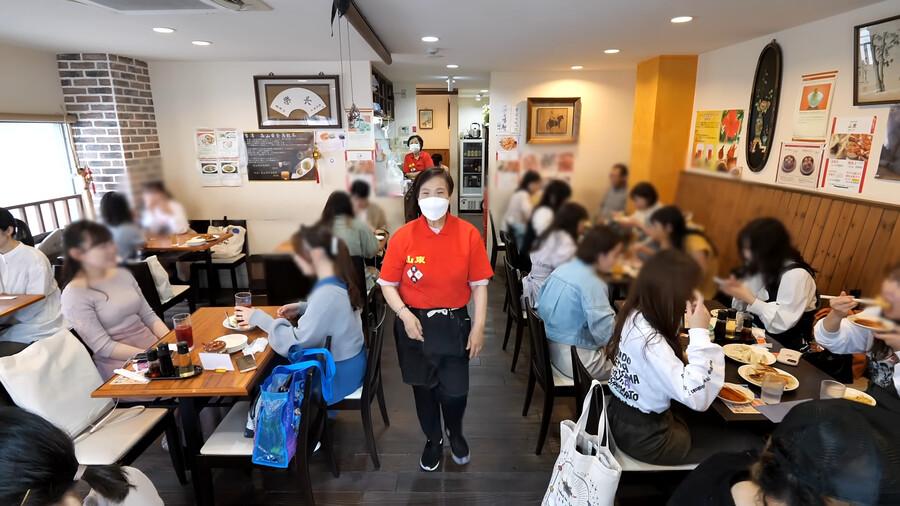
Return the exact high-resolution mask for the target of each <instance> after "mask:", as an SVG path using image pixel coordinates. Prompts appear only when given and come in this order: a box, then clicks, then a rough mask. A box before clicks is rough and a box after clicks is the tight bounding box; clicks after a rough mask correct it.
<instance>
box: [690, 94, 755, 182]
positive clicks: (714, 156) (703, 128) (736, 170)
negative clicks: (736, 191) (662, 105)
mask: <svg viewBox="0 0 900 506" xmlns="http://www.w3.org/2000/svg"><path fill="white" fill-rule="evenodd" d="M743 123H744V111H743V110H741V109H725V110H714V111H697V118H696V121H695V122H694V141H693V143H692V146H693V149H692V150H691V167H692V168H696V169H705V170H711V171H715V172H721V173H730V174H732V175H734V176H739V175H740V174H741V168H740V167H739V166H738V164H737V146H738V142H739V141H740V136H741V127H742V126H743Z"/></svg>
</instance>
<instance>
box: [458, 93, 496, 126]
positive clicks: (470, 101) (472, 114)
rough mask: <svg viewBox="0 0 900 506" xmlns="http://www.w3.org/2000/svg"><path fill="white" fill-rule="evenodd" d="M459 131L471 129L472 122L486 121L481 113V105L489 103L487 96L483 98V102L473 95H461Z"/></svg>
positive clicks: (459, 102) (481, 122)
mask: <svg viewBox="0 0 900 506" xmlns="http://www.w3.org/2000/svg"><path fill="white" fill-rule="evenodd" d="M457 103H458V104H459V130H460V131H459V133H465V132H468V131H469V127H470V126H472V123H478V124H479V125H481V124H483V123H484V116H483V115H482V114H481V107H482V106H483V105H484V104H487V103H488V99H487V98H483V99H482V100H481V102H478V101H476V100H475V99H474V98H472V97H459V100H458V102H457Z"/></svg>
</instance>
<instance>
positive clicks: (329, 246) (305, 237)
mask: <svg viewBox="0 0 900 506" xmlns="http://www.w3.org/2000/svg"><path fill="white" fill-rule="evenodd" d="M291 245H292V246H293V247H294V252H295V253H297V255H298V256H299V257H300V258H302V259H303V260H306V261H307V262H309V263H312V256H310V254H309V249H311V248H322V249H323V250H325V254H326V255H328V258H330V259H331V261H332V262H334V274H335V276H337V277H338V278H339V279H340V280H341V281H343V282H344V284H346V285H347V294H348V295H349V297H350V305H351V306H353V309H360V308H362V307H363V298H362V291H361V290H360V287H358V286H356V281H355V280H356V275H355V272H356V270H355V267H354V266H353V260H352V259H351V258H350V251H349V250H348V249H347V245H346V244H344V241H342V240H341V239H339V238H337V237H336V236H334V235H332V233H331V229H330V228H329V227H328V226H326V225H324V224H317V225H313V226H311V227H306V226H302V227H300V230H298V231H297V232H295V233H294V235H293V236H292V237H291Z"/></svg>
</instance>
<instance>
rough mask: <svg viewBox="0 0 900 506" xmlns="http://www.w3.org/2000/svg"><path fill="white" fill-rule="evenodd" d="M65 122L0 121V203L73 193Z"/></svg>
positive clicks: (74, 191)
mask: <svg viewBox="0 0 900 506" xmlns="http://www.w3.org/2000/svg"><path fill="white" fill-rule="evenodd" d="M69 147H70V146H69V137H68V135H67V132H66V125H65V124H64V123H37V122H13V121H0V206H2V207H6V206H12V205H16V204H25V203H28V202H36V201H41V200H49V199H53V198H58V197H65V196H68V195H72V194H74V193H76V190H75V180H74V178H73V172H74V171H73V170H72V165H73V163H72V156H71V152H70V149H69Z"/></svg>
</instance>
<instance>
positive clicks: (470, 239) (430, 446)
mask: <svg viewBox="0 0 900 506" xmlns="http://www.w3.org/2000/svg"><path fill="white" fill-rule="evenodd" d="M412 191H413V192H414V193H413V195H415V196H416V197H417V199H418V208H419V211H420V213H421V214H422V215H423V216H420V217H419V218H417V219H415V220H413V221H411V222H409V223H407V224H406V225H404V226H403V227H402V228H400V229H399V230H397V232H396V233H395V234H394V237H393V238H391V242H390V244H388V249H387V253H386V254H385V257H384V263H383V264H382V267H381V277H380V278H379V280H378V284H380V285H381V287H382V293H384V298H385V300H386V301H387V303H388V305H389V306H390V308H391V309H392V310H393V311H394V312H395V313H396V314H397V318H396V320H395V322H394V337H395V338H396V340H397V355H398V358H399V360H400V370H401V373H402V375H403V382H404V383H406V384H408V385H410V386H412V388H413V394H414V397H415V400H416V413H417V415H418V417H419V424H420V425H421V426H422V432H424V433H425V437H426V438H427V441H426V443H425V449H424V450H423V452H422V459H421V460H420V461H419V466H420V467H421V468H422V469H423V470H425V471H435V470H437V469H438V467H440V464H441V457H442V456H443V444H444V431H443V430H442V429H441V413H442V412H443V416H444V424H445V426H446V434H447V436H448V439H449V440H450V453H451V455H452V456H453V460H454V461H455V462H456V463H457V464H460V465H462V464H466V463H468V462H469V446H468V444H467V442H466V439H465V438H464V437H463V433H462V420H463V414H464V413H465V410H466V400H467V397H468V393H469V359H472V358H475V357H476V356H478V353H479V352H480V351H481V347H482V346H483V345H484V323H485V317H486V315H487V283H488V280H489V279H490V277H491V276H493V274H494V273H493V271H492V270H491V264H490V262H489V261H488V257H487V252H486V251H485V248H484V243H483V241H482V239H481V234H479V233H478V230H476V229H475V227H474V226H472V225H471V224H470V223H468V222H466V221H464V220H461V219H459V218H457V217H456V216H452V215H450V214H448V213H447V209H448V207H449V205H450V196H451V195H452V194H453V179H451V178H450V174H449V173H448V172H447V171H445V170H443V169H440V168H430V169H428V170H426V171H425V172H422V173H421V174H419V176H418V177H417V178H416V181H415V185H414V186H413V189H412ZM470 297H471V298H472V300H473V301H474V306H475V314H474V315H473V316H472V317H471V318H470V317H469V314H468V311H467V310H466V304H467V303H468V302H469V298H470Z"/></svg>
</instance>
